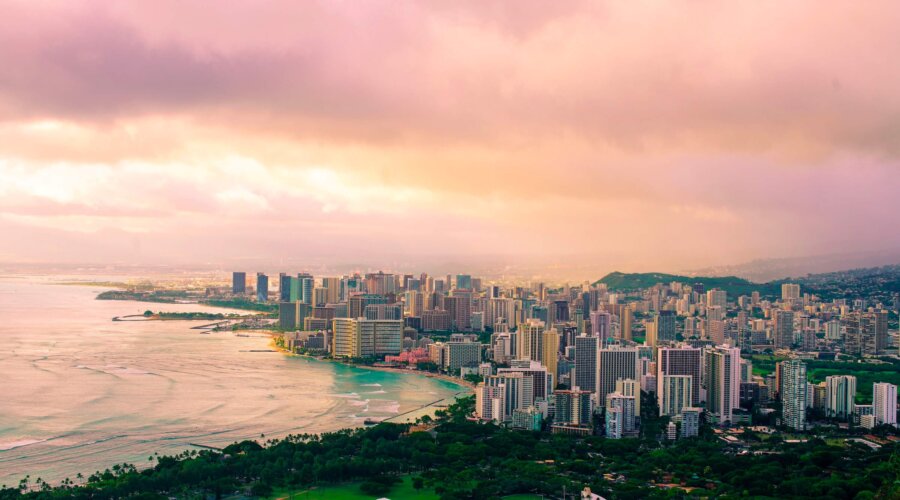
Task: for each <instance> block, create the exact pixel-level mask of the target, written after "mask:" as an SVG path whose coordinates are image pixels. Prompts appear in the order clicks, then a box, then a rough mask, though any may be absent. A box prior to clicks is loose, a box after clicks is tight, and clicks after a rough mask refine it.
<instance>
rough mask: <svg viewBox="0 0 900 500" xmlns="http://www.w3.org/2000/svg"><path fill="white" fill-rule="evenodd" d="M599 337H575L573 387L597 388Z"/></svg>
mask: <svg viewBox="0 0 900 500" xmlns="http://www.w3.org/2000/svg"><path fill="white" fill-rule="evenodd" d="M599 340H600V339H598V338H597V337H589V336H587V335H579V336H578V337H575V374H574V377H573V381H572V386H573V387H580V388H581V389H584V390H586V391H591V392H595V391H596V390H597V374H598V371H597V354H598V351H599V349H600V343H599Z"/></svg>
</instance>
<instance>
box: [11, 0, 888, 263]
mask: <svg viewBox="0 0 900 500" xmlns="http://www.w3.org/2000/svg"><path fill="white" fill-rule="evenodd" d="M898 25H900V3H898V2H896V1H883V2H882V1H871V2H820V1H809V2H807V1H796V2H776V1H771V2H769V1H760V2H705V1H688V2H668V3H662V2H633V1H622V2H581V1H578V0H573V1H567V2H544V1H532V0H519V1H516V2H499V1H492V0H479V1H474V0H473V1H458V2H442V1H421V2H405V1H366V0H360V1H340V0H335V1H331V2H313V1H304V2H295V1H284V2H282V1H266V0H261V1H255V2H237V1H230V0H223V1H219V2H215V6H214V7H213V6H212V5H211V4H210V3H209V2H205V1H204V2H201V1H194V0H178V1H168V0H157V1H154V2H129V1H121V2H95V1H79V0H71V1H65V2H61V1H48V0H23V1H17V0H0V61H2V64H0V234H2V235H3V243H2V244H0V261H2V262H120V263H153V262H158V263H175V264H180V263H206V262H236V261H237V262H239V261H242V260H245V261H246V260H247V259H256V260H266V259H271V260H272V261H273V262H277V261H284V260H285V259H293V260H299V261H301V262H302V261H303V260H304V259H307V260H310V261H313V260H315V261H318V262H332V261H333V262H347V261H353V262H372V263H375V262H378V261H379V260H388V261H392V262H393V261H398V260H402V261H403V262H405V263H407V264H411V265H416V264H423V265H424V264H425V263H427V262H433V261H435V260H439V259H454V260H456V261H458V262H461V263H462V265H470V264H471V265H474V263H477V262H479V261H481V260H484V259H492V260H491V261H492V262H496V261H499V262H503V261H510V262H513V261H518V260H522V261H528V262H537V263H541V262H546V263H547V264H548V265H550V264H554V265H559V264H560V263H566V262H571V261H575V262H579V263H581V264H585V263H590V264H591V265H595V266H596V268H597V269H605V270H608V271H611V270H613V269H619V270H623V271H649V270H658V271H674V270H680V269H688V268H697V267H707V266H715V265H720V264H729V263H739V262H744V261H749V260H753V259H761V258H781V257H797V256H803V255H820V254H828V253H839V252H864V251H882V250H886V249H888V250H890V249H897V248H900V232H898V230H897V229H898V227H900V224H898V214H900V64H898V63H897V54H900V32H898V30H897V26H898Z"/></svg>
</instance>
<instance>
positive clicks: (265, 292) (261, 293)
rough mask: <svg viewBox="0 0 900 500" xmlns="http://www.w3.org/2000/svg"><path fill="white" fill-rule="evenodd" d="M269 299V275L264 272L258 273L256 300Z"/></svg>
mask: <svg viewBox="0 0 900 500" xmlns="http://www.w3.org/2000/svg"><path fill="white" fill-rule="evenodd" d="M268 300H269V277H268V276H266V275H265V274H263V273H256V301H257V302H267V301H268Z"/></svg>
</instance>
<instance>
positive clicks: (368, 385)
mask: <svg viewBox="0 0 900 500" xmlns="http://www.w3.org/2000/svg"><path fill="white" fill-rule="evenodd" d="M359 385H360V386H361V387H381V384H379V383H377V382H376V383H374V384H359Z"/></svg>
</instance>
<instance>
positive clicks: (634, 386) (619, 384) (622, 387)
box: [616, 378, 641, 417]
mask: <svg viewBox="0 0 900 500" xmlns="http://www.w3.org/2000/svg"><path fill="white" fill-rule="evenodd" d="M616 392H618V393H619V394H622V395H623V396H633V397H634V414H635V416H638V417H640V416H641V383H640V382H638V381H637V380H633V379H622V378H620V379H619V380H616Z"/></svg>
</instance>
